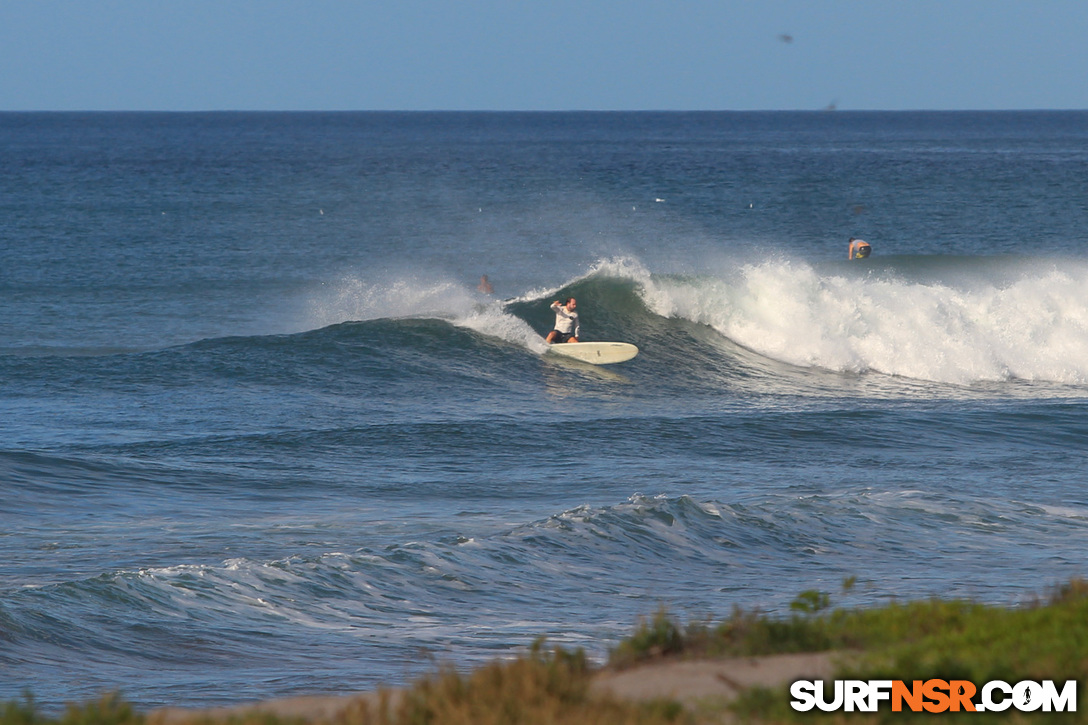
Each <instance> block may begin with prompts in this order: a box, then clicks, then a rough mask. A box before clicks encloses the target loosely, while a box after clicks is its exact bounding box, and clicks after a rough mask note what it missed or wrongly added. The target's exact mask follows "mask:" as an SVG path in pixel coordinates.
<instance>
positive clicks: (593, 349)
mask: <svg viewBox="0 0 1088 725" xmlns="http://www.w3.org/2000/svg"><path fill="white" fill-rule="evenodd" d="M548 353H549V354H552V355H562V356H564V357H572V358H574V359H575V360H581V361H582V362H587V363H592V364H593V365H611V364H612V363H621V362H623V361H625V360H630V359H631V358H633V357H634V356H635V355H638V348H637V347H635V346H634V345H632V344H631V343H629V342H557V343H556V344H554V345H551V346H549V348H548Z"/></svg>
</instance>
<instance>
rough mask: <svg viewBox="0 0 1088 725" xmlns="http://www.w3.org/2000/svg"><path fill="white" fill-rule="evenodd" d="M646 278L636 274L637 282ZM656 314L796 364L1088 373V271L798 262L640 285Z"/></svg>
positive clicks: (968, 372)
mask: <svg viewBox="0 0 1088 725" xmlns="http://www.w3.org/2000/svg"><path fill="white" fill-rule="evenodd" d="M640 281H641V280H640ZM643 296H644V299H645V301H646V304H647V305H648V306H649V307H650V309H652V310H653V311H654V312H656V313H657V314H660V315H663V316H668V317H678V318H683V319H687V320H691V321H694V322H699V323H703V324H707V325H709V326H711V327H713V328H714V329H715V330H717V331H718V332H720V333H721V334H722V335H724V336H726V337H728V338H729V339H731V340H733V341H734V342H736V343H738V344H740V345H742V346H744V347H746V348H749V349H751V350H754V351H756V352H758V353H760V354H762V355H765V356H767V357H770V358H773V359H776V360H780V361H783V362H787V363H790V364H793V365H798V366H809V367H820V368H825V369H828V370H834V371H841V372H865V371H876V372H881V373H886V374H889V375H899V376H905V377H910V378H917V379H923V380H932V381H939V382H949V383H969V382H975V381H995V380H1007V379H1023V380H1029V381H1052V382H1059V383H1071V384H1084V383H1088V269H1085V268H1083V267H1077V266H1070V267H1068V268H1063V269H1056V268H1052V269H1049V270H1038V269H1033V270H1025V271H1024V272H1023V273H1022V275H1021V276H1020V277H1019V278H1018V279H1015V280H1013V281H1011V282H1007V281H1001V282H998V281H994V282H990V283H982V282H979V283H976V284H975V285H974V286H973V287H971V288H958V287H952V286H947V285H944V284H939V283H919V282H910V281H904V280H899V279H892V278H887V277H884V278H880V277H860V276H859V277H853V276H845V275H835V274H821V273H819V272H818V271H817V270H815V269H814V268H813V267H811V266H809V265H807V264H804V263H797V262H790V261H786V260H783V261H781V262H764V263H760V264H752V265H743V266H741V267H739V268H738V269H737V270H736V271H735V272H733V273H729V274H723V275H719V276H712V277H702V278H699V279H698V280H695V281H692V280H673V279H654V280H653V281H652V282H651V283H648V284H647V283H644V290H643Z"/></svg>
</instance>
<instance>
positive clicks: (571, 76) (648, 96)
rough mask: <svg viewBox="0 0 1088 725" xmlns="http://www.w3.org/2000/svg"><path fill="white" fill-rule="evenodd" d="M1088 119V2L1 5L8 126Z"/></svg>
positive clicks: (1, 106) (130, 1)
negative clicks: (856, 116) (915, 112)
mask: <svg viewBox="0 0 1088 725" xmlns="http://www.w3.org/2000/svg"><path fill="white" fill-rule="evenodd" d="M830 104H835V105H836V107H838V108H839V109H843V110H873V109H884V110H900V109H1026V108H1053V109H1061V108H1079V109H1085V108H1088V2H1086V1H1085V0H1032V1H1030V2H1029V1H1027V0H1024V1H1022V2H1013V1H1012V0H897V1H894V2H893V1H891V0H866V1H862V0H858V1H852V0H850V1H848V0H745V1H743V2H742V1H740V0H717V1H716V2H712V1H710V0H706V1H703V0H671V1H668V2H666V1H665V0H615V1H613V0H581V1H579V2H575V1H568V0H539V1H529V0H525V1H519V0H457V1H454V0H430V1H429V2H427V1H424V0H389V1H388V2H371V1H368V0H360V1H358V2H348V1H340V2H332V1H331V0H306V1H302V0H298V1H297V2H287V1H286V0H261V1H259V2H258V1H257V0H252V1H243V0H214V1H213V0H184V1H183V0H176V1H168V0H101V1H97V2H90V1H89V0H87V1H77V0H67V1H61V0H38V1H31V0H0V110H5V111H12V110H180V111H192V110H433V109H439V110H751V109H759V110H791V109H820V108H824V107H827V106H828V105H830Z"/></svg>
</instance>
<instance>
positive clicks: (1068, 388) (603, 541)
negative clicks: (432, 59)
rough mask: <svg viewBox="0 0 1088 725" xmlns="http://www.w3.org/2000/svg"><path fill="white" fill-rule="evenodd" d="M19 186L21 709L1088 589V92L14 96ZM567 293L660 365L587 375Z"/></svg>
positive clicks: (6, 619)
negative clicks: (660, 99)
mask: <svg viewBox="0 0 1088 725" xmlns="http://www.w3.org/2000/svg"><path fill="white" fill-rule="evenodd" d="M0 169H3V172H2V173H0V699H10V698H14V697H17V696H19V695H21V694H22V693H23V692H24V691H26V690H30V691H31V692H33V693H34V695H35V696H36V698H37V699H38V701H39V702H41V703H42V704H43V705H45V706H46V707H50V708H55V707H57V706H59V705H60V704H62V703H64V702H66V701H80V700H84V699H88V698H91V697H94V696H97V695H98V694H99V693H101V692H102V691H106V690H116V689H120V690H121V691H122V692H123V693H124V694H125V695H126V696H127V697H128V698H129V699H130V700H132V701H133V702H135V703H136V704H137V705H138V706H140V707H153V706H157V705H162V704H172V705H205V704H227V703H236V702H242V701H249V700H254V699H259V698H264V697H269V696H284V695H292V694H309V693H346V692H351V691H355V690H359V689H365V688H370V687H374V686H375V685H378V684H383V683H384V684H401V683H403V682H405V681H407V680H409V679H411V678H412V677H414V676H415V675H417V674H419V673H422V672H425V671H429V670H430V669H431V668H432V667H433V663H434V662H435V661H436V660H437V661H450V662H454V663H456V664H458V665H469V664H472V663H474V662H479V661H481V660H486V659H490V658H492V657H496V656H506V655H509V654H510V653H512V652H516V651H518V650H519V649H520V648H524V647H526V646H528V645H529V644H530V643H531V642H532V641H533V640H534V639H535V638H536V637H538V636H540V635H545V636H547V637H548V638H549V640H551V641H552V642H555V643H560V644H564V645H573V646H585V647H587V648H588V650H589V651H590V653H591V654H592V655H593V656H595V657H602V656H604V655H605V654H606V650H607V647H608V646H609V645H611V644H614V643H615V642H617V641H618V640H619V638H621V637H622V636H624V635H626V634H627V633H629V632H630V631H631V629H632V627H633V626H634V624H635V622H636V620H637V619H638V617H639V616H641V615H646V614H650V613H652V612H653V611H654V610H656V609H657V608H658V606H659V605H661V604H665V605H667V606H668V607H669V608H670V609H671V610H672V611H673V612H675V613H677V614H679V615H680V616H683V617H697V616H706V615H717V616H724V615H727V614H728V613H729V611H730V610H731V609H732V607H733V606H734V605H741V606H746V607H753V606H758V607H761V608H763V609H764V610H768V611H771V612H775V611H786V610H787V609H788V605H789V602H790V601H791V600H792V599H793V598H794V597H795V596H796V595H797V594H798V593H799V592H800V591H802V590H805V589H811V588H815V589H820V590H823V591H827V592H830V593H831V594H832V596H833V601H835V602H836V603H837V604H841V605H844V606H856V605H865V604H871V603H876V602H883V601H886V600H888V599H889V598H892V597H895V598H913V597H928V596H934V595H936V596H947V597H952V596H961V597H973V598H975V599H978V600H982V601H987V602H994V603H1001V604H1010V605H1015V604H1017V603H1019V602H1023V601H1025V600H1028V599H1030V598H1031V597H1033V596H1035V595H1036V594H1039V593H1042V592H1045V590H1046V588H1047V587H1049V586H1052V585H1054V584H1057V583H1059V582H1061V581H1064V580H1067V579H1068V578H1070V577H1073V576H1083V575H1085V574H1086V573H1088V572H1086V571H1085V569H1086V566H1085V564H1086V562H1085V554H1084V552H1085V551H1088V495H1086V494H1085V483H1086V474H1085V471H1086V470H1088V113H1080V112H1062V113H966V112H965V113H887V114H885V113H765V114H764V113H720V114H718V113H697V114H683V113H671V114H670V113H661V114H658V113H652V114H651V113H648V114H635V113H601V114H573V113H572V114H470V113H469V114H465V113H434V114H426V113H414V114H393V113H388V114H382V113H361V114H350V113H347V114H10V113H9V114H0ZM850 236H858V237H863V238H865V239H867V240H869V241H870V242H871V243H872V244H873V247H874V253H873V256H872V257H871V258H870V259H868V260H863V261H848V260H847V259H846V247H847V239H848V237H850ZM482 274H487V275H489V277H490V278H491V281H492V283H493V284H494V287H495V294H494V295H486V294H483V293H480V292H478V291H477V290H476V284H477V282H478V280H479V278H480V275H482ZM567 295H574V296H576V297H577V298H578V300H579V309H580V311H581V313H582V317H583V328H584V330H585V337H586V338H588V339H598V340H609V339H612V340H625V341H629V342H633V343H635V344H637V345H638V346H639V347H640V349H641V354H640V355H639V356H638V357H637V358H636V359H635V360H632V361H630V362H628V363H624V364H622V365H618V366H614V367H608V368H597V367H591V366H586V365H582V364H577V363H570V362H563V361H562V360H559V359H555V358H552V357H550V356H547V355H544V354H542V353H543V351H544V346H543V343H542V341H541V340H540V337H539V336H540V335H541V334H543V333H545V332H547V330H548V329H549V328H550V326H551V321H552V316H551V313H550V312H549V310H548V305H549V303H550V302H551V301H552V300H553V299H556V298H558V297H560V296H567ZM850 576H856V577H857V579H858V582H859V583H858V586H857V587H856V588H855V589H854V590H852V591H851V592H849V593H840V589H841V583H842V581H843V579H844V578H846V577H850Z"/></svg>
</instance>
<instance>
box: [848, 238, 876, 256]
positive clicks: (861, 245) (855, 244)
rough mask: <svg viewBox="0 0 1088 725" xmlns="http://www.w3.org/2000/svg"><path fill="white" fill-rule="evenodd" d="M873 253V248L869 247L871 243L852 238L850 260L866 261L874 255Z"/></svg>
mask: <svg viewBox="0 0 1088 725" xmlns="http://www.w3.org/2000/svg"><path fill="white" fill-rule="evenodd" d="M872 251H873V248H872V246H870V245H869V242H867V241H865V240H864V239H855V238H854V237H850V253H849V255H848V258H849V259H865V258H866V257H868V256H869V255H870V254H871V253H872Z"/></svg>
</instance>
